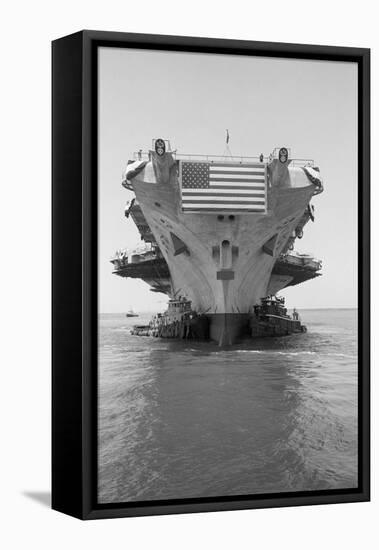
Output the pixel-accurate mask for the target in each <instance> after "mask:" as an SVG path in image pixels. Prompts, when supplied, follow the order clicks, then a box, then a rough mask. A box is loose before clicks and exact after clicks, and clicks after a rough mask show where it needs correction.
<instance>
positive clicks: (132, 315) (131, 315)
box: [126, 309, 139, 317]
mask: <svg viewBox="0 0 379 550" xmlns="http://www.w3.org/2000/svg"><path fill="white" fill-rule="evenodd" d="M138 316H139V315H138V313H136V312H135V311H133V310H132V309H129V311H127V312H126V317H138Z"/></svg>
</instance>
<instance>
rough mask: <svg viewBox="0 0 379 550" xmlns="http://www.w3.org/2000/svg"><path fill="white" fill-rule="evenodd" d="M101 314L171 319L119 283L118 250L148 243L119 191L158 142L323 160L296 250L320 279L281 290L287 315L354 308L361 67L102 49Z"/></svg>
mask: <svg viewBox="0 0 379 550" xmlns="http://www.w3.org/2000/svg"><path fill="white" fill-rule="evenodd" d="M98 87H99V117H98V119H99V130H98V131H99V181H98V191H99V201H98V203H99V242H98V250H99V254H98V258H99V311H100V312H102V313H112V312H114V313H116V312H124V311H126V310H127V309H129V308H130V307H133V308H134V309H136V310H138V311H141V312H142V311H152V310H163V309H165V304H166V300H167V299H166V297H165V296H164V295H162V294H155V293H152V292H150V291H149V286H148V285H147V284H146V283H144V282H143V281H138V280H134V279H124V278H121V277H117V276H116V275H112V267H113V266H112V264H111V263H110V262H109V259H110V258H111V257H112V255H113V254H114V252H115V251H116V250H117V249H119V248H133V247H134V246H136V245H138V244H142V243H141V240H140V236H139V233H138V231H137V228H136V227H135V225H134V223H133V221H132V220H130V219H129V220H127V219H126V218H125V217H124V207H125V203H126V201H128V200H130V199H131V198H133V193H132V192H130V191H127V190H125V189H124V188H123V187H122V186H121V177H122V172H123V171H124V169H125V167H126V164H127V161H128V160H129V159H131V158H133V152H134V151H138V150H139V149H143V150H144V151H145V150H148V149H149V148H151V142H152V139H153V138H156V137H163V138H165V139H170V141H171V146H172V148H173V149H177V152H178V153H180V154H208V155H212V154H214V155H221V154H223V152H224V150H225V130H226V128H228V129H229V134H230V142H229V146H230V149H231V152H232V153H233V154H234V155H243V156H257V155H259V154H260V153H264V155H268V154H269V153H270V152H271V151H272V150H273V149H274V148H275V147H282V146H285V147H289V148H290V149H291V151H292V157H293V158H311V159H314V161H315V163H316V165H317V166H319V167H320V170H321V175H322V177H323V179H324V192H323V193H322V194H321V195H318V196H316V197H314V199H313V205H314V207H315V216H316V220H315V223H312V222H309V223H308V224H307V225H306V226H305V228H304V236H303V238H302V240H299V239H297V240H296V244H295V250H298V251H299V252H305V253H311V254H313V255H314V256H315V257H316V258H318V259H320V260H322V263H323V269H322V277H318V278H317V279H314V280H311V281H308V282H306V283H304V284H302V285H297V286H295V287H291V288H289V289H286V290H283V291H281V292H280V294H281V295H283V296H285V298H286V303H287V306H288V307H297V308H300V309H301V308H302V309H304V308H334V307H340V308H348V307H356V306H357V151H358V149H357V116H358V114H357V113H358V111H357V65H356V64H354V63H342V62H332V61H309V60H292V59H279V58H265V57H245V56H229V55H227V56H226V55H214V54H199V53H182V52H160V51H151V50H150V51H149V50H133V49H123V48H105V47H102V48H100V51H99V80H98Z"/></svg>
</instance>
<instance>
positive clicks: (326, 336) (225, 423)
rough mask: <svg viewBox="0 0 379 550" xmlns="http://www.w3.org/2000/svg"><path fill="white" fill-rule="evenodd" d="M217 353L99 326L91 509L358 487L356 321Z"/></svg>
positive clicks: (319, 320)
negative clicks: (95, 478)
mask: <svg viewBox="0 0 379 550" xmlns="http://www.w3.org/2000/svg"><path fill="white" fill-rule="evenodd" d="M302 318H303V320H304V322H305V323H306V325H307V326H308V333H306V334H304V335H302V334H299V335H292V336H289V337H284V338H266V339H262V340H259V341H258V340H255V341H249V342H245V343H243V344H239V345H237V346H233V347H232V348H227V349H220V348H219V347H218V346H217V345H216V344H213V343H211V342H191V344H190V346H189V345H188V342H185V341H168V340H160V339H157V338H149V337H137V336H131V335H129V334H128V328H130V326H131V325H128V324H127V323H126V322H125V318H124V317H123V316H117V315H108V316H106V315H105V316H102V317H101V319H100V326H99V340H100V349H99V499H100V502H113V503H114V502H123V501H134V500H156V499H168V498H184V497H202V496H219V495H238V494H240V495H242V494H258V493H259V494H262V493H270V492H281V491H299V490H315V489H334V488H352V487H355V486H356V485H357V329H356V324H357V319H356V310H328V312H325V311H308V312H307V311H304V312H302Z"/></svg>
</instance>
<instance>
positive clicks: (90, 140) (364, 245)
mask: <svg viewBox="0 0 379 550" xmlns="http://www.w3.org/2000/svg"><path fill="white" fill-rule="evenodd" d="M100 46H101V47H106V46H110V47H117V48H139V49H159V50H166V51H182V52H205V53H219V54H220V53H222V54H238V55H244V56H252V55H254V56H265V57H276V58H296V59H310V60H334V61H346V62H355V63H357V64H358V86H359V89H358V188H359V198H358V242H359V258H358V265H359V274H358V292H359V300H358V306H359V310H358V311H359V324H358V340H359V353H358V361H359V375H358V379H359V396H358V425H359V456H358V464H359V484H358V488H356V489H344V490H325V491H307V492H296V493H277V494H269V495H247V496H246V495H245V496H233V497H230V496H224V497H219V498H216V499H215V498H192V499H176V500H169V501H149V502H138V503H135V502H133V503H120V504H98V503H97V498H96V495H97V490H96V487H97V51H98V48H99V47H100ZM52 61H53V66H52V94H53V106H52V115H53V122H52V136H53V145H52V156H53V168H52V180H53V197H52V209H53V226H52V230H53V250H52V255H53V267H52V276H53V290H52V301H53V310H52V321H53V328H52V338H53V356H52V380H53V381H52V507H53V508H54V509H55V510H58V511H61V512H64V513H66V514H69V515H72V516H75V517H77V518H81V519H96V518H114V517H122V516H144V515H154V514H174V513H175V514H177V513H188V512H205V511H217V510H240V509H247V508H266V507H279V506H301V505H309V504H329V503H342V502H358V501H367V500H369V499H370V256H369V254H370V50H369V49H363V48H346V47H334V46H333V47H331V46H314V45H312V46H311V45H300V44H284V43H268V42H250V41H241V40H224V39H222V40H219V39H209V38H193V37H180V36H159V35H145V34H130V33H118V32H102V31H81V32H78V33H76V34H72V35H70V36H66V37H63V38H61V39H58V40H55V41H54V42H53V44H52Z"/></svg>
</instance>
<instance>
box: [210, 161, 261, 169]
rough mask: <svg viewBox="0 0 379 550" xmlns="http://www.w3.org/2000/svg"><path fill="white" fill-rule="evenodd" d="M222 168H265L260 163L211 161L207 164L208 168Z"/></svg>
mask: <svg viewBox="0 0 379 550" xmlns="http://www.w3.org/2000/svg"><path fill="white" fill-rule="evenodd" d="M224 168H226V169H228V170H251V169H252V168H254V169H256V168H257V169H259V170H265V166H264V165H262V164H245V163H243V164H236V163H234V164H230V163H228V162H226V163H223V162H217V163H215V162H213V163H211V164H209V170H223V169H224Z"/></svg>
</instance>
